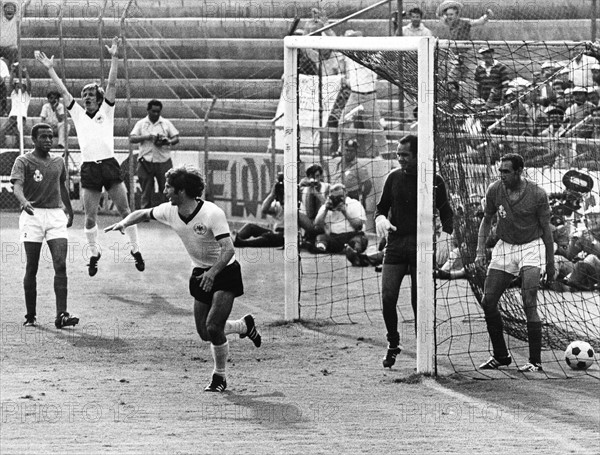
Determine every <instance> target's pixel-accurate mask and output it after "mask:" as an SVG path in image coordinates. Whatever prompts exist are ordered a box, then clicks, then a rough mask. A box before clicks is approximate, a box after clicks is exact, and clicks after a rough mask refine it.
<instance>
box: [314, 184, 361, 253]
mask: <svg viewBox="0 0 600 455" xmlns="http://www.w3.org/2000/svg"><path fill="white" fill-rule="evenodd" d="M366 220H367V215H366V213H365V209H364V207H363V206H362V204H361V203H360V202H359V201H357V200H356V199H352V198H349V197H347V196H346V188H345V187H344V185H342V184H341V183H338V184H335V185H333V186H332V187H331V189H330V191H329V197H328V198H327V201H326V202H325V204H324V205H323V206H321V208H320V209H319V212H318V213H317V216H316V218H315V225H316V226H317V227H322V229H323V231H324V234H319V235H318V236H317V240H316V244H315V249H316V251H317V252H319V253H341V252H342V251H343V250H344V246H345V245H349V246H350V247H352V248H353V249H354V250H356V251H357V252H359V253H362V252H363V251H364V250H365V249H366V247H367V244H368V239H367V237H366V236H365V233H364V232H363V227H364V224H365V222H366Z"/></svg>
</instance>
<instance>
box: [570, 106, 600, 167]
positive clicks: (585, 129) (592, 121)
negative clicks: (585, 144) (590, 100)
mask: <svg viewBox="0 0 600 455" xmlns="http://www.w3.org/2000/svg"><path fill="white" fill-rule="evenodd" d="M565 137H581V138H585V139H600V106H594V107H593V108H592V109H591V113H590V115H588V116H587V117H586V118H584V119H583V120H582V121H581V122H579V123H577V124H576V125H574V126H573V128H571V129H570V130H568V131H567V132H566V134H565ZM589 147H590V148H591V149H592V150H590V152H592V151H593V152H594V153H593V156H590V157H589V158H590V159H592V158H596V159H597V157H598V153H597V146H593V145H590V146H589Z"/></svg>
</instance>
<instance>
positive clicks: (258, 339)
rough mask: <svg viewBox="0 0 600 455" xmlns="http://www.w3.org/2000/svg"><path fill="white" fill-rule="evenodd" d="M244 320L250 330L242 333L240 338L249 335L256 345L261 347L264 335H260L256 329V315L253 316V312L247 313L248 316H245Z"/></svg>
mask: <svg viewBox="0 0 600 455" xmlns="http://www.w3.org/2000/svg"><path fill="white" fill-rule="evenodd" d="M244 321H246V327H247V328H248V330H247V331H246V333H244V334H243V335H240V338H246V337H248V338H250V339H251V340H252V342H253V343H254V346H256V347H257V348H260V345H261V344H262V337H261V336H260V333H259V332H258V330H256V323H255V322H254V316H252V315H251V314H247V315H246V316H244Z"/></svg>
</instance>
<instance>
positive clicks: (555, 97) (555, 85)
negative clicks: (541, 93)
mask: <svg viewBox="0 0 600 455" xmlns="http://www.w3.org/2000/svg"><path fill="white" fill-rule="evenodd" d="M565 90H566V85H565V83H564V82H563V81H562V80H560V79H557V80H555V81H553V82H552V94H551V97H550V98H549V99H548V104H552V105H554V106H556V107H560V108H561V109H566V108H567V107H568V104H567V98H566V95H565Z"/></svg>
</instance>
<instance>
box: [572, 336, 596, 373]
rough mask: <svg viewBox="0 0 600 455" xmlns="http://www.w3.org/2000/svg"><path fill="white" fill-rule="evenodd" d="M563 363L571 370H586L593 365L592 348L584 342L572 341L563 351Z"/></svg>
mask: <svg viewBox="0 0 600 455" xmlns="http://www.w3.org/2000/svg"><path fill="white" fill-rule="evenodd" d="M565 362H567V365H569V366H570V367H571V368H572V369H573V370H587V369H588V368H589V367H590V366H591V365H592V363H594V348H592V346H590V344H589V343H587V342H585V341H579V340H578V341H573V342H572V343H571V344H570V345H569V346H567V349H566V350H565Z"/></svg>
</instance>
